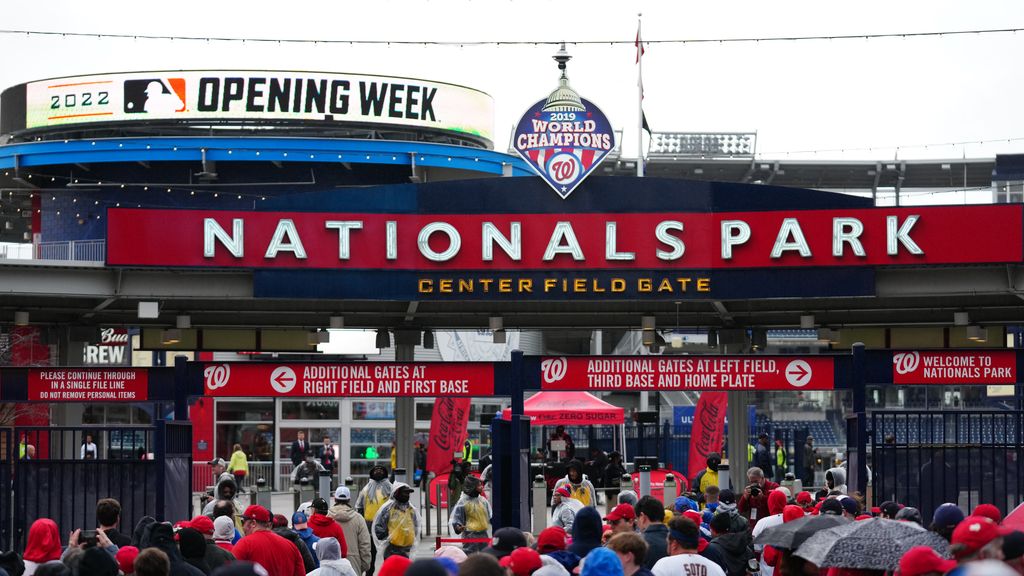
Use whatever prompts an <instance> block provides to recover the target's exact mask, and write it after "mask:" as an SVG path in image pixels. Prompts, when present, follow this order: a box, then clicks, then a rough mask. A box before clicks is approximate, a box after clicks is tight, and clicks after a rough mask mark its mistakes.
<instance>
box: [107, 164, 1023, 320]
mask: <svg viewBox="0 0 1024 576" xmlns="http://www.w3.org/2000/svg"><path fill="white" fill-rule="evenodd" d="M501 180H504V181H509V180H513V181H515V180H519V181H521V180H522V179H501ZM644 180H648V179H644ZM501 184H502V185H503V186H505V187H508V186H509V185H514V184H515V182H511V183H505V182H502V183H501ZM574 199H575V198H574ZM482 205H485V204H484V203H480V204H479V205H478V206H482ZM641 207H642V203H641ZM477 209H479V208H477ZM107 226H108V228H107V237H108V243H107V264H108V265H109V266H146V267H165V268H221V269H224V268H241V269H249V270H253V271H255V272H256V274H255V276H254V288H255V293H256V296H257V297H319V298H366V299H408V298H412V299H417V300H471V299H485V300H508V301H511V300H535V299H618V300H622V299H657V298H662V299H677V300H678V299H689V298H697V299H701V298H704V299H707V298H739V297H773V296H774V297H783V296H790V297H796V296H804V295H806V296H837V295H870V294H872V293H873V290H874V279H873V278H874V277H873V270H874V268H877V267H887V266H916V267H920V266H930V265H952V264H979V263H1018V262H1021V260H1022V245H1024V241H1022V207H1021V206H1020V205H978V206H921V207H913V208H835V209H818V210H771V211H755V212H735V211H729V212H715V211H703V212H702V211H692V210H691V211H671V212H666V211H642V212H629V213H622V212H618V213H609V212H602V211H600V210H599V209H598V210H597V211H591V212H568V213H567V212H529V211H526V212H522V213H507V212H504V213H497V212H476V211H465V212H456V211H452V212H437V213H407V212H388V211H374V212H369V211H362V212H360V211H323V212H319V211H318V212H314V211H266V212H242V211H217V210H159V209H156V210H154V209H131V208H112V209H109V210H108V213H107ZM844 274H846V275H847V276H844Z"/></svg>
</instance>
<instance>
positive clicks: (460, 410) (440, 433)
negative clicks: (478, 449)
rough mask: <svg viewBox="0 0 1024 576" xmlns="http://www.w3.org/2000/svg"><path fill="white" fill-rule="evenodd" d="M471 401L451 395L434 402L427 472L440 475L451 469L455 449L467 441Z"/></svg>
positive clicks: (459, 448)
mask: <svg viewBox="0 0 1024 576" xmlns="http://www.w3.org/2000/svg"><path fill="white" fill-rule="evenodd" d="M469 403H470V398H451V397H447V398H438V399H437V402H435V403H434V413H433V416H432V417H431V419H430V440H429V443H428V444H427V472H433V473H435V474H438V475H440V474H444V473H446V472H449V471H451V469H452V465H451V461H452V457H453V455H454V454H455V451H456V450H458V451H461V450H462V445H463V444H464V443H465V442H466V436H467V434H468V432H467V430H466V427H467V426H468V425H469ZM408 440H410V441H411V440H412V439H411V438H410V439H408Z"/></svg>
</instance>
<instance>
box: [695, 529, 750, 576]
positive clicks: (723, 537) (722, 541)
mask: <svg viewBox="0 0 1024 576" xmlns="http://www.w3.org/2000/svg"><path fill="white" fill-rule="evenodd" d="M705 555H706V556H707V557H708V558H712V559H715V561H716V562H717V563H718V564H719V566H721V567H722V571H723V572H725V574H726V575H727V576H746V574H747V570H748V562H749V561H750V560H751V559H752V558H754V549H753V547H752V546H751V539H750V532H748V531H747V530H746V529H745V528H744V529H743V530H739V531H733V526H732V522H731V521H730V519H729V517H728V516H726V515H724V514H715V515H714V517H712V518H711V543H710V544H708V548H707V550H705Z"/></svg>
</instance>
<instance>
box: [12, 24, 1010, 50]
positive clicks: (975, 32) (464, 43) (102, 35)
mask: <svg viewBox="0 0 1024 576" xmlns="http://www.w3.org/2000/svg"><path fill="white" fill-rule="evenodd" d="M1021 31H1024V28H981V29H972V30H941V31H920V32H884V33H877V34H831V35H808V36H760V37H759V36H750V37H735V38H675V39H673V38H666V39H660V40H659V39H646V38H645V39H644V44H648V45H656V44H731V43H761V42H801V41H831V40H878V39H896V38H928V37H945V36H980V35H989V34H1016V33H1017V32H1021ZM0 34H6V35H24V36H58V37H63V38H96V39H118V40H169V41H187V42H239V43H267V44H312V45H319V44H324V45H337V44H343V45H345V44H347V45H349V46H358V45H367V46H381V45H383V46H391V45H395V46H458V47H478V46H485V47H495V46H557V45H561V44H569V45H573V46H588V45H610V46H616V45H630V46H633V45H634V44H635V42H636V40H635V39H634V38H629V39H611V40H444V41H439V40H356V39H349V40H343V39H336V38H319V39H311V38H256V37H253V38H245V37H240V36H178V35H162V34H119V33H109V32H95V33H94V32H67V31H64V32H61V31H54V30H13V29H0Z"/></svg>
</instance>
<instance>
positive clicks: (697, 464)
mask: <svg viewBox="0 0 1024 576" xmlns="http://www.w3.org/2000/svg"><path fill="white" fill-rule="evenodd" d="M728 408H729V395H728V394H726V393H725V392H704V393H702V394H701V395H700V400H698V401H697V409H696V410H694V412H693V426H692V428H691V430H692V431H691V437H690V458H689V460H688V462H689V467H688V468H687V470H686V472H687V474H688V475H689V476H690V478H696V477H697V474H698V473H699V472H700V471H701V470H703V469H704V466H705V464H706V462H707V459H708V454H711V453H712V452H717V453H719V454H721V453H722V443H723V441H724V438H723V437H722V431H723V429H724V426H725V412H726V410H727V409H728Z"/></svg>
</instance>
